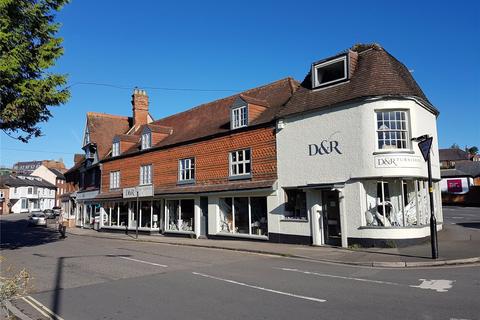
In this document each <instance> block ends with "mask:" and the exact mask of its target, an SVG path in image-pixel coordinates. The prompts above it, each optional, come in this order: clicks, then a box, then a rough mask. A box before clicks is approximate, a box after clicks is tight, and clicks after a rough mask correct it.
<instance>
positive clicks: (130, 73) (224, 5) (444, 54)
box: [0, 0, 480, 166]
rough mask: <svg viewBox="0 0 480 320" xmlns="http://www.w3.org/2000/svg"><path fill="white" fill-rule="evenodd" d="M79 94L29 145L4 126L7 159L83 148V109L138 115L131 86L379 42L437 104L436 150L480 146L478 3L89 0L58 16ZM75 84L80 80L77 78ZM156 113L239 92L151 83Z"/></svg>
mask: <svg viewBox="0 0 480 320" xmlns="http://www.w3.org/2000/svg"><path fill="white" fill-rule="evenodd" d="M57 20H58V21H59V22H61V23H62V24H63V26H62V29H61V31H60V36H62V37H63V38H64V47H65V54H64V56H63V57H62V58H61V59H59V60H58V62H57V64H56V66H55V68H54V70H55V71H57V72H61V73H67V74H69V83H70V84H74V85H73V86H72V87H71V94H72V98H71V99H70V101H69V102H68V103H67V104H65V105H63V106H60V107H54V108H52V109H51V110H52V113H53V116H54V118H52V119H51V120H50V121H49V122H48V123H45V124H42V125H41V127H42V128H43V131H44V136H43V137H41V138H37V139H34V140H32V141H31V142H29V143H28V144H24V143H21V142H17V141H14V140H12V139H10V138H8V137H7V136H6V135H5V134H4V133H0V139H1V148H2V152H1V159H0V164H1V165H7V166H11V165H12V164H13V163H15V162H17V161H27V160H41V159H59V158H62V159H63V160H64V161H65V163H66V165H67V166H71V165H72V158H73V154H74V153H79V152H81V149H80V147H81V137H82V134H83V128H84V125H85V114H86V112H88V111H97V112H105V113H112V114H121V115H130V114H131V104H130V100H131V93H132V90H131V89H119V88H113V87H106V86H94V85H80V84H76V83H78V82H94V83H105V84H112V85H116V86H120V87H122V88H125V87H126V88H131V87H133V86H139V87H168V88H196V89H213V90H244V89H247V88H251V87H255V86H258V85H261V84H265V83H269V82H272V81H275V80H277V79H280V78H283V77H286V76H293V77H294V78H296V79H297V80H303V78H304V76H305V74H306V73H307V71H308V68H309V65H310V64H311V63H312V62H313V61H316V60H319V59H322V58H326V57H328V56H330V55H333V54H335V53H338V52H339V51H342V50H344V49H346V48H349V47H350V46H352V45H353V44H355V43H371V42H376V43H379V44H381V45H382V46H383V47H384V48H385V49H387V50H388V51H389V52H390V53H391V54H393V55H394V56H395V57H396V58H397V59H399V60H400V61H402V62H403V63H404V64H405V65H406V66H407V67H408V68H409V69H411V70H413V76H414V77H415V79H416V80H417V82H418V83H419V84H420V86H421V87H422V89H423V90H424V92H425V93H426V95H427V96H428V98H429V99H430V101H431V102H432V103H433V104H434V105H435V106H436V107H437V108H438V109H439V110H440V112H441V114H440V117H439V119H438V132H439V143H440V147H448V146H450V145H451V144H452V143H454V142H455V143H458V144H459V145H460V146H462V147H463V146H465V145H469V146H471V145H477V146H478V147H480V129H479V121H480V111H479V110H480V77H479V74H480V63H479V61H480V41H479V39H480V2H478V1H431V2H429V1H284V2H282V1H252V2H249V1H236V2H235V3H229V2H227V1H217V2H211V1H192V2H189V1H168V2H167V1H153V0H152V1H140V0H138V1H93V0H82V1H80V0H73V1H72V2H71V3H70V4H69V5H67V6H66V7H65V8H64V9H63V10H62V11H61V12H60V13H59V14H58V16H57ZM75 84H76V85H75ZM147 93H148V95H149V97H150V111H151V113H152V115H153V116H154V118H160V117H163V116H166V115H169V114H172V113H176V112H179V111H182V110H185V109H188V108H191V107H193V106H196V105H198V104H201V103H204V102H208V101H211V100H214V99H217V98H221V97H224V96H227V95H230V94H232V93H233V92H229V91H177V90H173V91H172V90H158V89H157V90H154V89H147Z"/></svg>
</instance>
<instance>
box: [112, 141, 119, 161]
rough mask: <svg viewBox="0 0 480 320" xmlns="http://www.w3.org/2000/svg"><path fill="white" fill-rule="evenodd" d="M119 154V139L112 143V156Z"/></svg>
mask: <svg viewBox="0 0 480 320" xmlns="http://www.w3.org/2000/svg"><path fill="white" fill-rule="evenodd" d="M119 155H120V141H115V142H114V143H112V157H118V156H119Z"/></svg>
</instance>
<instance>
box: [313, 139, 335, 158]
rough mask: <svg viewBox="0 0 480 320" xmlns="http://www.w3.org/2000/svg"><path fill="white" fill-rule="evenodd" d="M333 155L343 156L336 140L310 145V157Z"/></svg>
mask: <svg viewBox="0 0 480 320" xmlns="http://www.w3.org/2000/svg"><path fill="white" fill-rule="evenodd" d="M331 153H338V154H342V152H341V151H340V149H339V147H338V141H336V140H323V141H322V142H320V144H315V143H312V144H309V145H308V155H309V156H315V155H317V154H318V155H321V156H322V155H329V154H331Z"/></svg>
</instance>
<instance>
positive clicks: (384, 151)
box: [373, 149, 415, 155]
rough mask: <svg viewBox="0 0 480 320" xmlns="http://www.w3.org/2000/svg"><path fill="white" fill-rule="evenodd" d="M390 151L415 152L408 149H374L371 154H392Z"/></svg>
mask: <svg viewBox="0 0 480 320" xmlns="http://www.w3.org/2000/svg"><path fill="white" fill-rule="evenodd" d="M392 153H401V154H415V151H413V150H410V149H388V150H379V151H375V152H374V153H373V154H374V155H376V154H392Z"/></svg>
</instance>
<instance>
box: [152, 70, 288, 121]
mask: <svg viewBox="0 0 480 320" xmlns="http://www.w3.org/2000/svg"><path fill="white" fill-rule="evenodd" d="M289 79H293V77H290V76H289V77H285V78H282V79H279V80H276V81H274V82H270V83H267V84H264V85H261V86H258V87H254V88H250V89H247V90H245V91H242V92H239V93H236V94H232V95H230V96H228V97H224V98H220V99H217V100H213V101H210V102H206V103H202V104H199V105H198V106H195V107H193V108H190V109H187V110H184V111H181V112H178V113H174V114H171V115H169V116H166V117H164V118H160V119H157V120H155V121H153V122H151V123H153V124H157V123H158V122H159V121H164V120H166V119H169V118H172V117H176V116H178V115H181V114H184V113H186V112H190V111H193V110H197V109H200V108H202V107H205V106H208V105H211V104H213V103H218V102H220V101H224V100H228V99H231V98H233V97H236V96H239V95H240V94H245V93H247V92H251V91H253V90H260V89H262V88H266V87H268V86H273V85H274V84H277V83H280V82H282V81H287V80H288V81H289Z"/></svg>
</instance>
